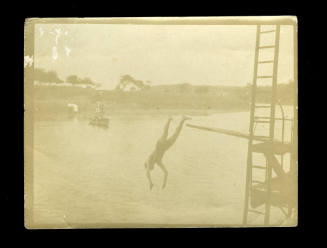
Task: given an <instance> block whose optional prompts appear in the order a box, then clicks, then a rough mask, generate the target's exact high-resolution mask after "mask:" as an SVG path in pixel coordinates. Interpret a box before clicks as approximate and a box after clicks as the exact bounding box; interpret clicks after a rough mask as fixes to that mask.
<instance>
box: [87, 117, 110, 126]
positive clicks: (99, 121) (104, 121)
mask: <svg viewBox="0 0 327 248" xmlns="http://www.w3.org/2000/svg"><path fill="white" fill-rule="evenodd" d="M89 124H90V125H93V126H99V127H109V118H104V117H94V118H93V119H91V120H90V123H89Z"/></svg>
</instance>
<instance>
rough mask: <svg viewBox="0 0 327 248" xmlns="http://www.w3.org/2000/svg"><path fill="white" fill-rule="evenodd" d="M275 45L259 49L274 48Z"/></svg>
mask: <svg viewBox="0 0 327 248" xmlns="http://www.w3.org/2000/svg"><path fill="white" fill-rule="evenodd" d="M274 47H275V46H261V47H259V49H266V48H274Z"/></svg>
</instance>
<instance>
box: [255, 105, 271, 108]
mask: <svg viewBox="0 0 327 248" xmlns="http://www.w3.org/2000/svg"><path fill="white" fill-rule="evenodd" d="M255 107H256V108H270V107H271V105H255Z"/></svg>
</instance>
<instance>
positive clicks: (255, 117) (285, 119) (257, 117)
mask: <svg viewBox="0 0 327 248" xmlns="http://www.w3.org/2000/svg"><path fill="white" fill-rule="evenodd" d="M254 119H265V120H267V119H268V120H270V119H271V118H270V117H269V116H254ZM274 119H275V120H277V121H282V120H283V118H279V117H276V118H274ZM284 121H293V119H290V118H284Z"/></svg>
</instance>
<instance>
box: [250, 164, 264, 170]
mask: <svg viewBox="0 0 327 248" xmlns="http://www.w3.org/2000/svg"><path fill="white" fill-rule="evenodd" d="M252 168H256V169H262V170H265V169H267V167H265V166H261V165H252Z"/></svg>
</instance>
